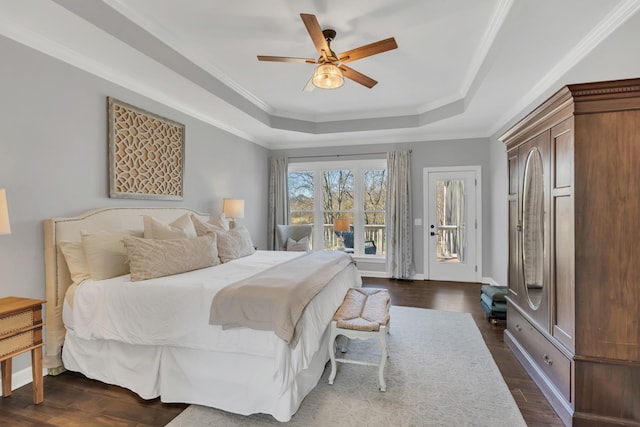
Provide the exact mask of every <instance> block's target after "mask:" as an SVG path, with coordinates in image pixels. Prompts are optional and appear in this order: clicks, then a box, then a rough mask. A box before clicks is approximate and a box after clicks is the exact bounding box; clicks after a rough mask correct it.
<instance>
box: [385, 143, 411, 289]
mask: <svg viewBox="0 0 640 427" xmlns="http://www.w3.org/2000/svg"><path fill="white" fill-rule="evenodd" d="M387 170H388V173H389V183H388V185H387V217H386V222H387V270H388V271H389V273H390V274H391V277H394V278H396V279H405V278H409V277H411V276H413V275H414V273H415V270H414V265H413V216H412V213H411V212H412V211H411V151H408V150H407V151H391V152H389V153H387Z"/></svg>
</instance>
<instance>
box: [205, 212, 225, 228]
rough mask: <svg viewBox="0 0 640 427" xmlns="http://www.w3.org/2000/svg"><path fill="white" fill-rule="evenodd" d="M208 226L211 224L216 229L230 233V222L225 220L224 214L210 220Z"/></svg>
mask: <svg viewBox="0 0 640 427" xmlns="http://www.w3.org/2000/svg"><path fill="white" fill-rule="evenodd" d="M208 224H211V225H213V226H214V227H218V228H221V229H223V230H224V231H229V220H228V219H227V218H225V216H224V214H223V213H221V214H220V215H218V216H213V217H211V218H209V221H208Z"/></svg>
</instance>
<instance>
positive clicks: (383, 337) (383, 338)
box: [378, 326, 387, 391]
mask: <svg viewBox="0 0 640 427" xmlns="http://www.w3.org/2000/svg"><path fill="white" fill-rule="evenodd" d="M378 336H379V337H380V347H381V350H382V354H381V356H380V370H379V371H378V379H379V380H380V391H387V383H385V381H384V367H385V365H386V363H387V327H386V326H380V332H379V333H378Z"/></svg>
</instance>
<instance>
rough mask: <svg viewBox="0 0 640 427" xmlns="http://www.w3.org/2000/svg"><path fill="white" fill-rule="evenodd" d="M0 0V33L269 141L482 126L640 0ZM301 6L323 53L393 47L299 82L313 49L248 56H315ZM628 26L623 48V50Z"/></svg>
mask: <svg viewBox="0 0 640 427" xmlns="http://www.w3.org/2000/svg"><path fill="white" fill-rule="evenodd" d="M0 7H1V8H2V14H0V34H3V35H5V36H7V37H10V38H13V39H15V40H17V41H19V42H21V43H24V44H27V45H29V46H32V47H34V48H35V49H38V50H41V51H43V52H45V53H47V54H49V55H52V56H55V57H57V58H59V59H61V60H63V61H65V62H68V63H71V64H73V65H75V66H77V67H80V68H82V69H85V70H87V71H89V72H92V73H94V74H96V75H99V76H101V77H103V78H106V79H108V80H110V81H113V82H115V83H117V84H120V85H122V86H125V87H127V88H129V89H132V90H134V91H136V92H139V93H141V94H143V95H145V96H148V97H149V98H152V99H154V100H156V101H158V102H162V103H165V104H167V105H169V106H171V107H173V108H176V109H178V110H181V111H183V112H186V113H188V114H190V115H193V116H195V117H197V118H199V119H201V120H204V121H206V122H208V123H211V124H214V125H215V126H218V127H220V128H222V129H225V130H227V131H229V132H231V133H234V134H236V135H239V136H241V137H243V138H246V139H248V140H251V141H253V142H255V143H258V144H260V145H263V146H266V147H268V148H273V149H279V148H291V147H318V146H329V145H339V144H344V143H349V144H364V143H386V142H406V141H428V140H435V139H453V138H474V137H488V136H490V135H492V134H493V133H494V132H496V131H497V130H498V129H500V127H502V126H503V125H504V124H506V123H507V122H508V121H509V120H511V119H513V118H514V117H515V116H516V115H517V114H519V113H520V111H521V110H522V109H523V108H525V107H527V105H528V104H529V103H531V102H533V101H534V100H535V99H536V98H537V97H539V96H541V95H542V94H544V93H546V92H548V91H549V90H551V89H553V90H555V89H558V88H559V87H558V86H557V85H558V82H559V81H562V77H563V76H564V75H565V73H567V72H568V71H569V70H571V69H572V68H573V67H574V66H575V65H576V64H577V63H578V62H579V61H581V60H583V58H585V57H588V55H589V53H590V52H592V51H593V50H594V49H595V48H597V47H598V46H599V45H600V44H601V43H602V42H603V41H604V40H606V39H607V37H609V36H610V35H611V34H612V33H613V32H614V31H615V30H616V29H617V28H618V27H620V26H622V25H623V24H624V23H625V22H627V20H628V19H629V18H631V17H633V16H634V14H637V11H638V10H639V9H640V0H561V1H558V0H393V1H390V0H350V1H344V0H298V1H295V2H293V1H288V0H269V1H265V0H243V1H225V2H222V1H215V0H180V1H176V0H102V1H100V0H83V1H78V0H26V1H19V2H18V1H14V0H0ZM300 13H312V14H315V15H316V16H317V18H318V21H319V23H320V26H321V27H322V28H323V29H325V28H332V29H335V30H336V31H337V37H336V39H335V40H334V41H333V42H332V45H331V46H332V49H333V50H334V51H336V53H340V52H343V51H346V50H350V49H353V48H355V47H358V46H362V45H366V44H369V43H372V42H375V41H378V40H381V39H385V38H388V37H391V36H393V37H395V39H396V41H397V43H398V49H395V50H392V51H389V52H385V53H381V54H378V55H375V56H372V57H369V58H364V59H361V60H358V61H354V62H352V63H350V64H349V65H350V66H351V67H352V68H354V69H355V70H357V71H359V72H361V73H363V74H366V75H368V76H369V77H371V78H373V79H375V80H377V81H378V82H379V83H378V84H377V85H376V86H375V87H373V88H372V89H367V88H366V87H364V86H361V85H359V84H357V83H355V82H353V81H350V80H347V81H346V82H345V85H344V86H343V87H342V88H340V89H336V90H320V89H315V90H314V91H313V92H303V91H302V89H303V87H304V86H305V85H306V83H307V81H308V80H309V78H310V76H311V73H312V72H313V67H314V66H313V65H311V64H294V63H275V62H259V61H258V60H257V58H256V55H259V54H260V55H275V56H294V57H311V58H314V57H316V56H317V53H316V51H315V49H314V46H313V43H312V42H311V39H310V38H309V35H308V33H307V31H306V28H305V26H304V24H303V23H302V21H301V19H300ZM636 34H637V35H640V29H639V30H637V33H636ZM637 40H638V38H637V37H635V38H634V40H629V43H630V44H629V46H630V47H633V50H632V51H630V52H627V54H633V55H637V50H636V48H635V46H636V44H637ZM631 52H633V53H631ZM621 54H622V53H621ZM633 71H635V72H636V74H640V72H638V70H631V73H632V74H633ZM629 72H630V71H629V70H625V71H624V72H621V75H619V76H617V75H616V76H612V78H623V77H630V76H626V75H625V73H629ZM564 83H574V82H564Z"/></svg>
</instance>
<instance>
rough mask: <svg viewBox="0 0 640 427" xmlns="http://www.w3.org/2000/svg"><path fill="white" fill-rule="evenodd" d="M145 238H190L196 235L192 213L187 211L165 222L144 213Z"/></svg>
mask: <svg viewBox="0 0 640 427" xmlns="http://www.w3.org/2000/svg"><path fill="white" fill-rule="evenodd" d="M142 222H143V223H144V238H145V239H188V238H191V237H196V236H197V234H196V229H195V227H194V226H193V222H192V221H191V215H190V214H188V213H186V214H184V215H182V216H180V217H179V218H178V219H176V220H175V221H173V222H172V223H171V224H165V223H164V222H162V221H159V220H157V219H155V218H154V217H152V216H150V215H142Z"/></svg>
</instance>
